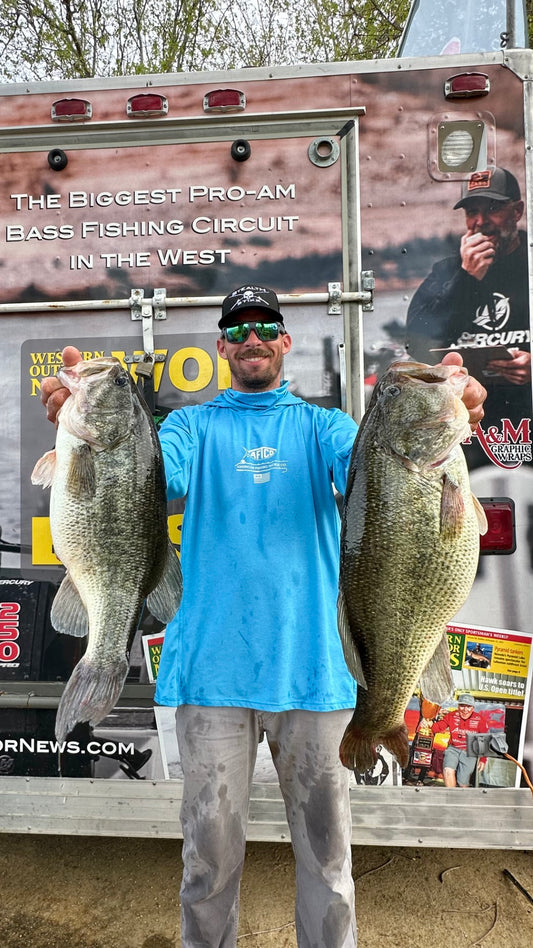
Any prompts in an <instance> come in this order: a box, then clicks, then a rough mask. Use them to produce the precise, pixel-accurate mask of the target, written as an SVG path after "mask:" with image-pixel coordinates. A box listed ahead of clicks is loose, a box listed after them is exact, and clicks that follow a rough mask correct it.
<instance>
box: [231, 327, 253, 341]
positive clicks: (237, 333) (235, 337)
mask: <svg viewBox="0 0 533 948" xmlns="http://www.w3.org/2000/svg"><path fill="white" fill-rule="evenodd" d="M249 335H250V327H249V326H248V324H247V323H240V324H239V325H238V326H228V328H227V329H226V339H227V340H228V342H245V341H246V340H247V339H248V336H249Z"/></svg>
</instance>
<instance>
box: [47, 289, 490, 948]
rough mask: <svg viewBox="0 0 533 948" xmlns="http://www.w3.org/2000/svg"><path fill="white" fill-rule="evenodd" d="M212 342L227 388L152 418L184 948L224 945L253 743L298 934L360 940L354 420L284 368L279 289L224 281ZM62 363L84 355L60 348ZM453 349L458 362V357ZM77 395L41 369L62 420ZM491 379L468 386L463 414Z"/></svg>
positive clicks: (318, 942) (317, 940)
mask: <svg viewBox="0 0 533 948" xmlns="http://www.w3.org/2000/svg"><path fill="white" fill-rule="evenodd" d="M218 328H219V330H220V335H219V337H218V339H217V350H218V354H219V356H220V358H221V359H224V360H227V362H228V364H229V368H230V376H231V386H230V387H229V388H227V389H224V390H223V391H222V392H220V394H218V395H217V396H216V397H215V398H214V399H213V400H212V401H206V402H202V403H201V404H198V405H185V406H183V407H182V408H180V409H177V410H175V411H172V412H171V413H170V414H169V415H168V417H167V418H166V420H165V421H164V423H163V425H162V426H161V429H160V433H159V436H160V441H161V447H162V451H163V456H164V463H165V474H166V480H167V491H168V497H169V499H174V498H181V497H186V498H187V499H186V504H185V513H184V517H183V527H182V536H181V564H182V571H183V599H182V603H181V606H180V609H179V611H178V613H177V615H176V616H175V618H174V619H173V620H172V621H171V622H169V623H168V625H167V628H166V632H165V641H164V645H163V650H162V655H161V661H160V665H159V672H158V677H157V689H156V695H155V698H156V702H157V703H158V704H160V705H166V706H168V707H171V708H177V711H176V731H177V737H178V744H179V754H180V762H181V766H182V769H183V788H182V801H181V813H180V816H181V822H182V828H183V848H182V856H183V878H182V886H181V891H180V904H181V917H182V922H181V939H182V945H183V948H197V946H199V945H202V946H203V948H234V946H235V945H236V942H237V927H238V913H239V887H240V880H241V873H242V869H243V865H244V856H245V848H246V831H247V823H248V810H249V802H250V792H251V786H252V779H253V772H254V766H255V761H256V756H257V749H258V744H259V742H260V741H262V740H263V739H264V738H265V739H266V741H267V742H268V745H269V749H270V752H271V755H272V759H273V762H274V765H275V768H276V772H277V775H278V778H279V785H280V789H281V792H282V794H283V798H284V801H285V806H286V813H287V820H288V823H289V826H290V832H291V840H292V845H293V849H294V853H295V860H296V879H297V885H296V910H295V911H296V932H297V941H298V945H299V948H355V945H356V943H357V933H356V923H355V907H354V901H355V900H354V883H353V877H352V865H351V843H352V828H351V807H350V794H349V781H350V776H351V775H350V772H349V771H348V770H347V769H346V768H345V767H343V766H342V764H341V762H340V760H339V744H340V740H341V737H342V734H343V732H344V729H345V727H346V725H347V723H348V721H349V720H350V718H351V715H352V713H353V708H354V705H355V701H356V685H355V682H354V680H353V678H352V676H351V674H350V672H349V671H348V668H347V665H346V662H345V659H344V654H343V649H342V643H341V639H340V636H339V633H338V630H337V594H338V576H339V532H340V520H339V514H338V510H337V504H336V500H335V495H334V491H333V490H332V484H334V485H335V487H336V489H337V490H338V491H339V492H340V493H344V490H345V488H346V481H347V475H348V469H349V464H350V457H351V452H352V447H353V442H354V438H355V435H356V432H357V425H356V423H355V421H354V420H353V419H352V418H351V417H350V415H348V414H346V413H345V412H343V411H341V410H340V409H338V408H331V409H326V408H322V407H321V406H318V405H315V404H311V403H309V402H307V401H305V400H304V399H302V398H300V397H299V396H297V395H295V394H293V393H292V392H291V391H290V390H289V382H288V381H284V380H283V378H282V369H283V359H284V357H285V355H287V354H288V352H289V351H290V349H291V343H292V340H291V336H290V335H289V333H288V331H287V329H286V327H285V320H284V315H283V314H282V312H281V310H280V306H279V301H278V297H277V295H276V293H275V292H274V291H273V290H271V289H269V288H268V287H265V286H261V285H245V286H240V287H238V288H237V289H235V290H233V291H232V292H230V293H229V294H228V296H226V298H225V299H224V301H223V304H222V313H221V315H220V318H219V319H218ZM62 358H63V362H64V364H65V365H67V364H68V365H70V366H72V365H75V364H76V363H77V362H78V361H80V360H81V358H82V354H81V352H80V351H79V350H78V349H76V348H75V347H74V346H68V347H66V348H65V349H64V350H63V352H62ZM448 360H449V362H450V361H451V362H452V363H453V364H456V365H457V364H458V362H460V359H459V358H458V356H457V355H453V356H449V357H448ZM68 397H70V393H69V391H68V389H66V388H64V387H63V386H62V383H61V379H60V378H57V377H54V378H48V379H44V380H43V384H42V386H41V398H42V400H43V402H45V404H46V406H47V413H48V417H49V418H50V420H51V421H55V420H56V417H57V411H58V409H59V407H60V406H61V405H62V404H63V403H64V401H65V399H66V398H68ZM484 397H485V390H484V388H483V387H482V386H481V385H480V384H479V383H478V382H477V381H476V380H475V379H470V380H469V383H468V385H467V387H466V388H465V390H464V393H463V401H464V403H465V405H466V407H467V409H468V410H469V415H470V420H471V425H472V426H475V424H476V423H477V421H478V420H479V418H480V417H481V416H482V413H483V408H482V403H483V400H484Z"/></svg>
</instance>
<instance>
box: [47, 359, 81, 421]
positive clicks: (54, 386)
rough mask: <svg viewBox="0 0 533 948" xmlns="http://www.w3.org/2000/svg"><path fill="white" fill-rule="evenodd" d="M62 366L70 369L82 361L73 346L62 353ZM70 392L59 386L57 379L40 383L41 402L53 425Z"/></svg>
mask: <svg viewBox="0 0 533 948" xmlns="http://www.w3.org/2000/svg"><path fill="white" fill-rule="evenodd" d="M62 358H63V365H64V366H66V367H71V366H73V365H76V363H77V362H81V361H82V356H81V352H80V351H79V349H76V348H75V347H74V346H66V348H65V349H63V353H62ZM69 395H70V392H69V390H68V388H65V386H64V385H62V384H61V382H60V381H59V379H58V378H55V377H54V378H49V379H44V380H43V382H42V383H41V401H42V403H43V405H45V406H46V414H47V416H48V419H49V420H50V421H52V422H53V423H54V424H56V422H57V413H58V411H59V409H60V408H61V406H62V405H63V404H64V403H65V402H66V400H67V398H68V397H69Z"/></svg>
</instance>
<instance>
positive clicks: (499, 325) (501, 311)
mask: <svg viewBox="0 0 533 948" xmlns="http://www.w3.org/2000/svg"><path fill="white" fill-rule="evenodd" d="M492 299H493V306H492V307H489V306H483V307H481V306H480V307H479V308H478V309H477V310H476V318H475V319H474V323H475V324H476V326H481V327H482V328H483V329H488V330H492V332H494V331H495V330H499V329H503V327H504V326H505V325H506V323H507V322H508V321H509V316H510V315H511V306H510V303H509V297H508V296H504V295H503V293H493V294H492Z"/></svg>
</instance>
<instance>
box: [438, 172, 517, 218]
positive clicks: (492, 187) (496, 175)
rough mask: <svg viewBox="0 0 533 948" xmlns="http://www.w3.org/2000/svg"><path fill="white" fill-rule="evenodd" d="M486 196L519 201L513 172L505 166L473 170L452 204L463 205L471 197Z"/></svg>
mask: <svg viewBox="0 0 533 948" xmlns="http://www.w3.org/2000/svg"><path fill="white" fill-rule="evenodd" d="M478 197H482V198H488V199H489V200H491V201H519V200H520V198H521V195H520V185H519V184H518V181H517V180H516V178H515V176H514V174H511V172H510V171H506V170H505V168H492V170H487V171H474V174H471V175H470V177H469V179H468V181H465V182H464V184H463V188H462V193H461V200H460V201H458V202H457V204H455V205H454V208H453V209H454V211H456V210H457V208H458V207H465V206H466V205H467V204H468V201H469V200H470V199H471V198H478Z"/></svg>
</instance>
